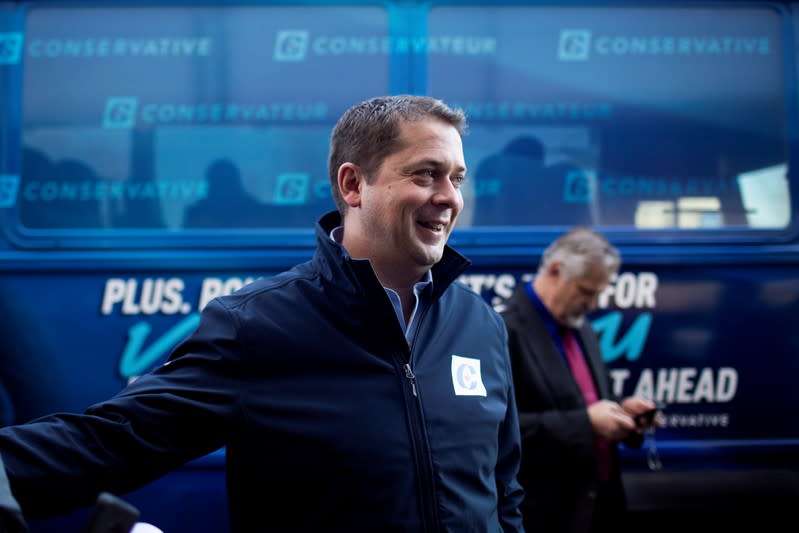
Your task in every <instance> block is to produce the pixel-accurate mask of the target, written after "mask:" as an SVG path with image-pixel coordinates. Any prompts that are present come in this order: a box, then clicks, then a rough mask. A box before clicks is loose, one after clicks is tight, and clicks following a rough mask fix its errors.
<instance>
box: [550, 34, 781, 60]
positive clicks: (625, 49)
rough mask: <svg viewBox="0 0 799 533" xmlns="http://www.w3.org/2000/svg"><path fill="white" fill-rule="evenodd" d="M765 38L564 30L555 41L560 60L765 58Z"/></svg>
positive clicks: (768, 51) (767, 47) (767, 44)
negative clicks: (601, 58) (618, 33)
mask: <svg viewBox="0 0 799 533" xmlns="http://www.w3.org/2000/svg"><path fill="white" fill-rule="evenodd" d="M769 54H771V42H770V39H769V38H768V37H767V36H762V35H752V36H730V35H604V34H602V35H593V33H592V32H591V31H590V30H587V29H573V28H570V29H563V30H561V31H560V40H559V42H558V59H559V60H560V61H588V60H589V59H590V58H591V56H592V55H593V56H594V57H611V56H613V57H632V56H639V57H640V56H682V57H691V56H693V57H700V56H767V55H769Z"/></svg>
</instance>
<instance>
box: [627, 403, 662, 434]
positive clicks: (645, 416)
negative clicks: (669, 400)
mask: <svg viewBox="0 0 799 533" xmlns="http://www.w3.org/2000/svg"><path fill="white" fill-rule="evenodd" d="M665 408H666V404H664V403H661V402H658V403H656V404H655V407H653V408H652V409H648V410H646V411H644V412H643V413H638V414H637V415H635V416H634V417H633V421H634V422H635V425H636V426H637V427H639V428H640V427H649V426H651V425H652V424H653V423H654V422H655V416H657V414H658V413H659V412H662V411H663V409H665Z"/></svg>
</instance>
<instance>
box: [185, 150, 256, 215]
mask: <svg viewBox="0 0 799 533" xmlns="http://www.w3.org/2000/svg"><path fill="white" fill-rule="evenodd" d="M206 177H207V178H208V196H207V197H206V198H203V199H202V200H198V201H197V202H195V203H194V204H192V205H190V206H188V207H187V208H186V213H185V215H184V220H183V225H184V227H187V228H215V227H226V228H230V227H255V226H261V225H263V215H262V212H263V210H264V209H265V208H264V206H262V205H261V204H260V203H258V201H257V200H256V199H255V198H253V197H252V196H250V195H249V194H248V193H247V191H245V190H244V187H243V186H242V183H241V173H240V172H239V169H238V167H237V166H236V165H235V164H233V162H232V161H230V160H229V159H217V160H215V161H214V162H212V163H211V164H210V165H209V166H208V171H207V172H206Z"/></svg>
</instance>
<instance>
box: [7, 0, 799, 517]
mask: <svg viewBox="0 0 799 533" xmlns="http://www.w3.org/2000/svg"><path fill="white" fill-rule="evenodd" d="M798 24H799V10H797V6H796V5H794V4H793V3H792V2H773V3H769V2H743V1H727V2H722V1H710V0H707V1H703V2H692V1H677V0H675V1H671V2H669V1H656V2H653V1H645V0H640V1H638V2H635V1H616V2H602V1H600V2H569V1H561V2H557V1H552V2H536V1H526V2H525V1H505V2H501V3H500V4H495V3H493V2H488V1H483V2H474V1H454V0H453V1H435V0H429V1H418V2H417V1H413V0H396V1H391V0H386V1H371V2H367V1H346V2H345V1H339V2H333V1H315V2H314V1H310V0H308V1H304V2H288V1H285V2H270V1H260V2H256V1H246V0H244V1H240V2H237V3H235V4H231V3H229V2H222V1H217V2H212V1H200V0H198V1H195V2H190V1H172V2H170V1H162V2H154V1H144V2H133V1H131V2H127V3H126V2H122V1H119V0H117V1H114V0H96V1H92V2H87V1H83V2H77V1H75V2H70V1H66V0H64V1H56V0H50V1H31V2H13V1H12V2H8V1H6V2H4V3H2V4H0V95H1V96H2V98H0V316H2V320H0V424H3V425H6V424H14V423H21V422H25V421H28V420H31V419H33V418H35V417H37V416H40V415H43V414H46V413H50V412H54V411H81V410H83V409H84V408H85V407H87V406H88V405H90V404H92V403H94V402H97V401H100V400H103V399H105V398H107V397H109V396H111V395H113V394H115V393H117V392H118V391H119V390H121V389H122V388H123V387H124V386H125V384H126V383H128V382H129V381H130V380H132V379H135V377H136V376H138V375H141V374H142V373H144V372H147V371H148V370H150V369H152V368H154V367H156V366H157V365H160V364H161V363H163V361H164V360H165V358H166V357H167V356H168V354H169V352H170V350H171V349H172V348H173V347H174V346H175V344H176V343H177V342H179V341H180V340H181V339H182V338H184V337H185V336H186V335H187V334H188V333H189V332H190V331H192V329H193V328H194V327H195V326H196V325H197V323H198V311H199V310H200V309H201V308H202V307H203V306H204V305H205V304H206V303H207V302H208V301H209V300H210V299H211V298H213V297H215V296H218V295H220V294H226V293H229V292H232V291H234V290H236V289H238V288H239V287H241V286H242V285H244V284H246V283H248V282H249V281H251V280H252V279H255V278H257V277H261V276H270V275H273V274H275V273H277V272H279V271H281V270H284V269H286V268H288V267H290V266H292V265H294V264H295V263H297V262H300V261H303V260H306V259H308V258H309V257H310V256H311V254H312V251H313V246H314V234H313V229H312V226H313V223H314V222H315V220H316V218H317V217H318V216H319V215H321V214H322V213H324V212H325V211H327V210H329V209H332V208H333V202H332V200H331V199H330V195H329V184H328V179H327V170H326V157H327V144H328V139H329V133H330V130H331V128H332V126H333V124H334V123H335V121H336V119H337V118H338V117H339V116H340V115H341V113H342V112H343V111H344V110H345V109H346V108H347V107H349V106H350V105H352V104H353V103H355V102H357V101H360V100H362V99H365V98H368V97H371V96H376V95H380V94H389V93H394V94H398V93H415V94H429V95H432V96H436V97H438V98H441V99H443V100H445V101H446V102H447V103H449V104H451V105H454V106H460V107H462V108H463V109H464V110H465V111H466V112H467V114H468V116H469V118H470V131H469V134H468V135H467V136H466V137H465V138H464V149H465V152H466V159H467V165H468V167H469V174H470V177H469V180H468V182H467V184H466V185H465V187H464V195H465V197H466V208H465V210H464V212H463V214H462V215H461V219H460V222H459V227H458V229H457V230H456V231H455V233H454V234H453V237H452V240H451V244H453V245H454V246H455V247H456V248H458V249H459V250H460V251H462V252H463V253H464V254H466V255H467V256H469V257H470V258H471V259H472V260H473V266H472V267H471V269H470V270H469V271H468V272H467V273H466V274H464V276H463V277H462V281H464V282H465V283H467V284H468V285H469V286H470V287H472V288H473V289H474V290H475V291H477V292H478V293H480V294H482V295H483V296H484V297H485V298H486V300H487V301H488V302H490V303H491V304H492V305H494V306H496V307H497V308H501V306H502V305H503V301H504V299H505V298H506V297H508V296H509V295H510V294H511V292H512V290H513V288H514V287H515V286H516V284H518V283H520V282H522V281H523V280H525V279H528V278H529V277H530V276H531V275H532V274H533V273H534V272H535V269H536V265H537V261H538V258H539V257H540V254H541V252H542V250H543V248H544V247H545V246H546V245H547V244H548V243H549V242H551V240H552V239H553V238H554V237H555V236H556V235H558V234H559V233H560V232H562V231H564V230H565V229H567V228H569V227H571V226H573V225H577V224H587V225H591V226H593V227H595V228H597V229H598V230H600V231H602V232H604V233H605V234H606V235H607V236H608V237H609V239H610V240H611V241H612V242H613V243H615V244H616V245H617V246H618V247H619V248H620V250H621V252H622V255H623V259H624V264H623V268H622V271H621V273H620V274H619V275H618V276H617V277H616V278H615V279H614V280H613V282H612V284H611V285H610V287H608V289H607V290H606V291H605V293H603V295H602V297H601V298H600V303H601V309H599V310H598V311H597V312H596V314H595V315H592V319H593V325H594V327H595V329H596V330H597V331H598V333H599V335H600V338H601V345H602V350H603V356H604V358H605V359H606V361H607V362H608V365H609V366H610V368H611V374H612V381H613V387H614V391H615V392H617V393H619V394H625V395H627V394H633V393H635V394H640V395H644V396H648V397H650V398H652V399H655V400H658V401H662V402H664V403H666V404H667V407H666V410H665V412H664V415H665V416H664V423H665V425H664V427H663V428H661V429H659V430H658V431H657V432H656V433H655V434H654V435H649V436H648V437H647V439H646V442H645V444H644V446H643V448H642V449H641V450H627V449H624V450H623V459H624V475H625V484H626V486H627V492H628V498H629V500H630V507H631V511H632V514H633V516H634V517H639V518H640V525H641V526H642V527H646V528H647V529H648V530H650V531H652V530H657V529H658V527H662V528H663V530H664V531H673V530H674V528H677V527H678V528H679V530H680V531H682V532H686V531H691V530H695V531H709V530H715V529H716V528H717V527H718V526H720V525H726V526H730V527H732V526H734V525H736V524H737V523H738V522H737V521H738V520H739V519H741V518H742V517H744V516H750V515H755V516H759V517H761V520H765V519H767V518H768V517H771V516H774V514H775V513H780V512H782V511H784V510H785V509H786V508H789V507H790V506H792V505H793V504H795V503H796V502H798V501H799V416H798V415H797V409H799V328H797V326H798V325H799V324H798V323H797V322H798V320H799V233H797V230H798V229H799V224H798V223H797V221H798V220H799V207H798V206H799V171H798V170H797V168H799V167H797V164H798V163H797V160H798V158H799V147H798V145H797V126H799V109H798V108H797V52H796V44H797V37H799V26H798ZM254 490H263V491H264V498H265V499H267V498H268V497H269V496H268V494H269V492H270V491H272V490H280V487H270V486H269V480H268V479H265V480H264V485H263V487H257V488H255V489H254ZM121 496H122V497H123V498H124V499H126V500H127V501H129V502H131V503H133V504H134V505H135V506H137V507H138V508H139V509H140V511H141V513H142V520H144V521H147V522H151V523H154V524H156V525H157V526H159V527H161V528H162V529H163V530H164V531H165V532H167V533H175V532H180V531H214V532H224V531H227V530H228V525H227V515H226V513H227V504H226V501H225V480H224V450H219V451H217V452H215V453H213V454H211V455H209V456H207V457H204V458H201V459H198V460H196V461H194V462H192V463H189V464H187V465H186V466H185V467H183V468H182V469H180V470H178V471H175V472H172V473H170V474H168V475H167V476H165V477H164V478H162V479H160V480H157V481H155V482H153V483H151V484H150V485H148V486H146V487H144V488H142V489H140V490H137V491H135V492H133V493H130V494H127V495H121ZM266 507H267V506H266V505H265V508H266ZM87 513H88V509H84V510H80V511H77V512H76V513H73V514H72V515H69V516H66V517H59V518H54V519H52V520H36V521H31V529H32V531H34V532H40V533H44V532H55V531H77V530H78V529H79V528H80V527H81V526H82V524H83V523H85V520H86V517H87ZM266 519H267V520H268V518H266Z"/></svg>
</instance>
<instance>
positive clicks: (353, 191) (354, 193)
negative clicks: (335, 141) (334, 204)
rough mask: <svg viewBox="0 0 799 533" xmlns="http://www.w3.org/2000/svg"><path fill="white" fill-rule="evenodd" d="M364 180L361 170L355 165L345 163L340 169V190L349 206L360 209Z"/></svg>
mask: <svg viewBox="0 0 799 533" xmlns="http://www.w3.org/2000/svg"><path fill="white" fill-rule="evenodd" d="M363 179H364V178H363V174H362V173H361V169H360V167H359V166H358V165H356V164H355V163H344V164H343V165H341V166H340V167H338V189H339V191H341V197H342V198H344V201H345V202H346V203H347V205H348V206H350V207H360V205H361V184H362V182H363Z"/></svg>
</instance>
